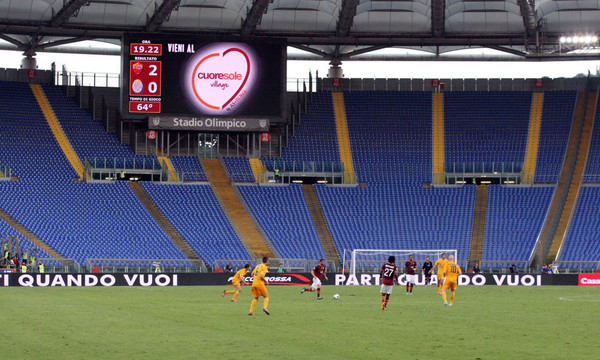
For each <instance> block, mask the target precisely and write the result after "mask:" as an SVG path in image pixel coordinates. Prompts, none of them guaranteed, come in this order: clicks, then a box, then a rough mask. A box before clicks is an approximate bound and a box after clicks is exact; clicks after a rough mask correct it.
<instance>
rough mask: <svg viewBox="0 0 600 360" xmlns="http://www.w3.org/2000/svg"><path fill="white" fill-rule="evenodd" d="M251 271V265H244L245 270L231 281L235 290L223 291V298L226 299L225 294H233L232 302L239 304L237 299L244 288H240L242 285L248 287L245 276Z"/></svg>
mask: <svg viewBox="0 0 600 360" xmlns="http://www.w3.org/2000/svg"><path fill="white" fill-rule="evenodd" d="M249 269H250V264H246V265H244V268H243V269H241V270H240V271H238V272H236V273H235V275H233V279H231V284H232V285H233V286H234V288H235V290H225V291H223V297H225V294H233V298H232V299H231V302H237V300H236V299H235V298H236V297H237V296H238V295H239V294H240V293H241V292H242V287H241V286H240V284H241V285H246V282H245V281H244V276H246V274H247V273H248V270H249Z"/></svg>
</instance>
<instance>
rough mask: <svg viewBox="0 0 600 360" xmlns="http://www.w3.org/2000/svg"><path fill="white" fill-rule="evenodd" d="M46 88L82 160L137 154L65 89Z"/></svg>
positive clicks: (44, 86) (55, 112) (60, 121)
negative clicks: (68, 95) (107, 130)
mask: <svg viewBox="0 0 600 360" xmlns="http://www.w3.org/2000/svg"><path fill="white" fill-rule="evenodd" d="M42 88H43V89H44V94H45V95H46V98H47V99H48V102H49V103H50V106H52V110H53V111H54V115H55V116H56V118H57V119H58V122H59V123H60V125H61V127H62V129H63V131H64V132H65V135H66V136H67V138H68V139H69V142H70V143H71V146H73V149H74V150H75V152H76V153H77V156H78V157H79V159H80V160H81V161H82V162H83V160H84V159H85V158H87V159H91V158H94V157H101V158H104V157H107V158H121V159H122V158H132V157H135V156H136V155H135V153H134V152H133V150H132V149H131V147H130V146H128V145H122V144H121V143H120V142H119V139H118V138H117V136H116V135H115V134H110V133H108V132H106V130H105V129H104V126H103V125H102V123H101V122H100V121H97V120H94V119H92V117H91V115H90V113H89V111H88V110H86V109H81V108H79V106H78V105H77V103H76V102H75V100H74V99H73V98H69V97H67V96H66V95H65V93H64V89H63V88H61V87H59V86H52V85H43V86H42ZM151 158H153V157H151Z"/></svg>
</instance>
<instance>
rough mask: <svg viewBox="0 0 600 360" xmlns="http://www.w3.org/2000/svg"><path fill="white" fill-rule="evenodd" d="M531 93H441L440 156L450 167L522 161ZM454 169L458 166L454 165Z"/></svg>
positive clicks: (518, 165) (517, 168) (516, 165)
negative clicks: (441, 136)
mask: <svg viewBox="0 0 600 360" xmlns="http://www.w3.org/2000/svg"><path fill="white" fill-rule="evenodd" d="M531 98H532V96H531V92H526V91H511V92H508V91H489V92H483V91H482V92H474V91H466V92H461V91H457V92H453V91H452V92H447V93H445V94H444V132H445V138H444V154H445V166H446V169H447V170H452V169H453V164H454V163H456V164H463V163H467V164H471V163H476V164H481V163H484V162H485V163H490V162H495V163H514V164H515V171H516V172H520V171H521V168H522V164H523V161H524V159H525V150H526V148H527V136H528V132H529V117H530V113H531ZM457 168H458V165H457Z"/></svg>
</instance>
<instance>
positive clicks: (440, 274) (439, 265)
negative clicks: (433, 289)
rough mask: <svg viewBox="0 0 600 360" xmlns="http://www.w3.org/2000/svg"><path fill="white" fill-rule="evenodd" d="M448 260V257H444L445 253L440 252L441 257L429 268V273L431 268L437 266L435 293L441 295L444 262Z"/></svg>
mask: <svg viewBox="0 0 600 360" xmlns="http://www.w3.org/2000/svg"><path fill="white" fill-rule="evenodd" d="M447 262H448V259H446V253H442V257H441V258H439V259H437V261H436V262H435V265H433V267H432V268H431V270H429V272H430V273H432V272H433V270H434V269H435V268H437V290H438V291H437V294H438V295H441V294H442V284H443V283H444V266H445V265H446V263H447Z"/></svg>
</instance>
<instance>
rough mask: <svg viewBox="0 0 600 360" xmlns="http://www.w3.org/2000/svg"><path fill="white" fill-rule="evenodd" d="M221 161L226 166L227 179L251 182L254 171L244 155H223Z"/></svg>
mask: <svg viewBox="0 0 600 360" xmlns="http://www.w3.org/2000/svg"><path fill="white" fill-rule="evenodd" d="M223 163H224V164H225V166H226V167H227V173H228V174H229V179H230V180H232V181H238V182H250V183H253V182H255V181H256V180H255V179H254V173H253V172H252V167H251V166H250V161H249V160H248V158H245V157H224V158H223Z"/></svg>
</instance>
